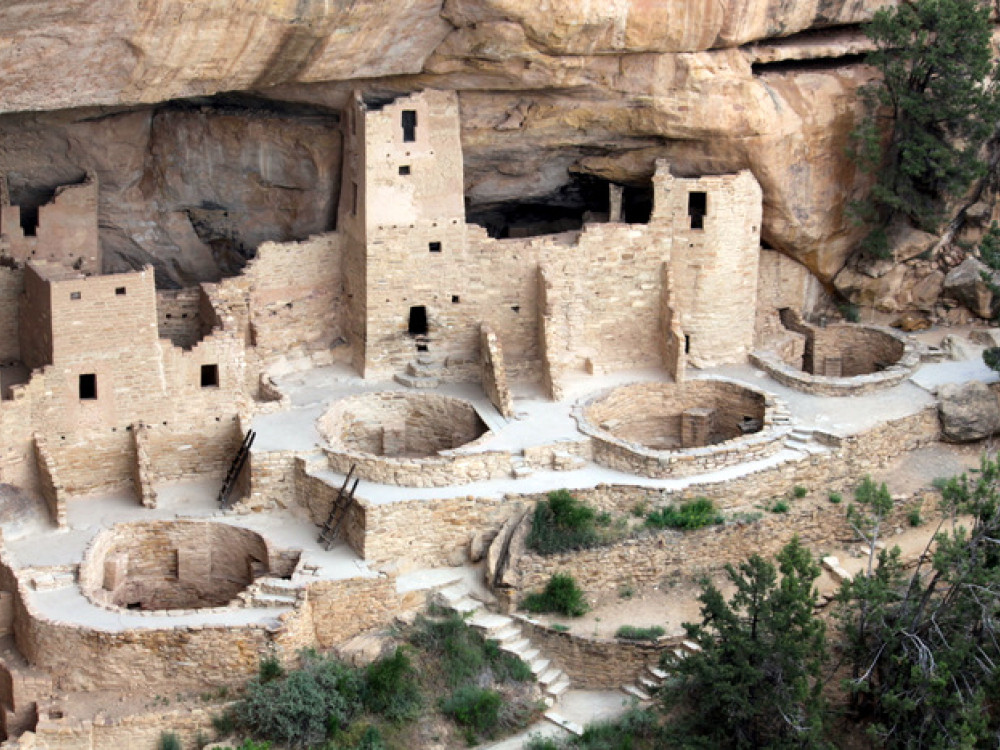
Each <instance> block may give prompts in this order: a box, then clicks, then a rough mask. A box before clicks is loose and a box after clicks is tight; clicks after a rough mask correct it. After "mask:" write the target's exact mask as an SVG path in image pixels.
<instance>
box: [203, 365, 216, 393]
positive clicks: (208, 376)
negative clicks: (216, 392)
mask: <svg viewBox="0 0 1000 750" xmlns="http://www.w3.org/2000/svg"><path fill="white" fill-rule="evenodd" d="M201 387H202V388H218V387H219V366H218V365H202V366H201Z"/></svg>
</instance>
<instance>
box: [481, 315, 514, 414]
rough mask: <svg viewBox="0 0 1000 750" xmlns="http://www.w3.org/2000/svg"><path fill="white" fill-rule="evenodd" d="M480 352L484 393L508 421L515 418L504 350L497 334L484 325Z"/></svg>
mask: <svg viewBox="0 0 1000 750" xmlns="http://www.w3.org/2000/svg"><path fill="white" fill-rule="evenodd" d="M479 351H480V356H481V357H482V381H483V391H484V392H485V393H486V395H487V397H488V398H489V400H490V403H492V404H493V406H495V407H496V409H497V411H498V412H500V414H502V415H503V416H504V417H506V418H507V419H511V418H512V417H513V416H514V401H513V399H512V398H511V395H510V388H509V387H508V386H507V367H506V364H505V363H504V359H503V349H502V348H501V346H500V339H499V338H497V335H496V332H495V331H494V330H493V329H492V328H490V327H489V326H487V325H483V326H482V328H480V332H479Z"/></svg>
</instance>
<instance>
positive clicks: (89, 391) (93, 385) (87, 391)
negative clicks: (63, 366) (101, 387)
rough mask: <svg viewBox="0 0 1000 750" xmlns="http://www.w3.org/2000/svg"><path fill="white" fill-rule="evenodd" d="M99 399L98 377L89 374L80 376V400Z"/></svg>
mask: <svg viewBox="0 0 1000 750" xmlns="http://www.w3.org/2000/svg"><path fill="white" fill-rule="evenodd" d="M96 398H97V375H95V374H94V373H92V372H91V373H87V374H85V375H81V376H80V400H81V401H93V400H94V399H96Z"/></svg>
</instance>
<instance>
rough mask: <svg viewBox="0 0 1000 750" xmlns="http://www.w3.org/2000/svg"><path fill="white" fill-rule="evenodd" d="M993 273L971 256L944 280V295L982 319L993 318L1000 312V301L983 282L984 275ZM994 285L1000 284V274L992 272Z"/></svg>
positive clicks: (952, 270)
mask: <svg viewBox="0 0 1000 750" xmlns="http://www.w3.org/2000/svg"><path fill="white" fill-rule="evenodd" d="M984 273H991V272H990V270H989V268H987V267H986V265H985V264H984V263H983V262H982V261H980V260H979V259H978V258H973V257H972V256H969V257H968V258H966V259H965V260H963V261H962V262H961V263H960V264H958V265H957V266H955V268H953V269H951V271H949V272H948V275H947V276H946V277H945V279H944V293H945V294H946V295H948V296H949V297H951V298H952V299H954V300H956V301H957V302H960V303H961V304H963V305H964V306H965V307H966V308H967V309H969V310H970V311H971V312H973V313H975V314H976V315H978V316H979V317H980V318H992V317H993V316H994V315H995V314H996V313H997V312H998V311H1000V299H994V298H993V292H991V291H990V288H989V287H988V286H986V282H985V281H983V274H984ZM992 277H993V279H994V283H997V284H1000V274H997V273H996V272H992Z"/></svg>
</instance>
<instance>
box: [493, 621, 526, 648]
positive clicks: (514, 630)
mask: <svg viewBox="0 0 1000 750" xmlns="http://www.w3.org/2000/svg"><path fill="white" fill-rule="evenodd" d="M488 637H489V639H490V640H491V641H496V642H497V643H499V644H500V645H501V646H502V645H503V644H505V643H512V642H513V641H516V640H517V639H519V638H520V637H521V628H519V627H518V626H517V625H509V626H507V627H506V628H500V629H499V630H492V631H490V634H489V636H488Z"/></svg>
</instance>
